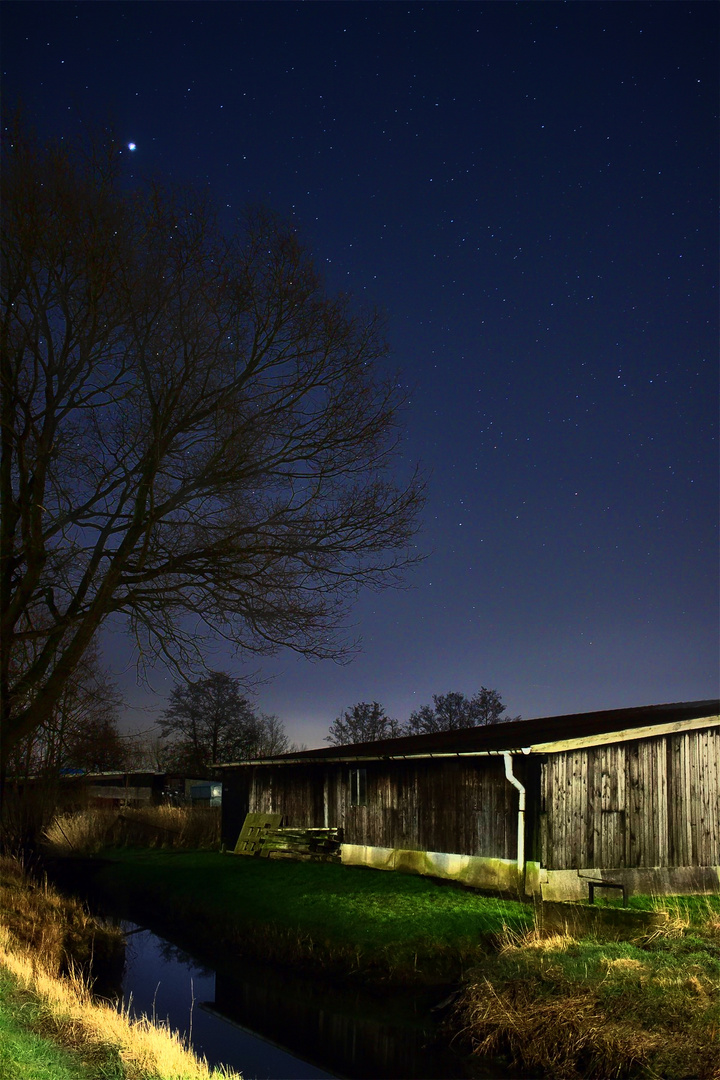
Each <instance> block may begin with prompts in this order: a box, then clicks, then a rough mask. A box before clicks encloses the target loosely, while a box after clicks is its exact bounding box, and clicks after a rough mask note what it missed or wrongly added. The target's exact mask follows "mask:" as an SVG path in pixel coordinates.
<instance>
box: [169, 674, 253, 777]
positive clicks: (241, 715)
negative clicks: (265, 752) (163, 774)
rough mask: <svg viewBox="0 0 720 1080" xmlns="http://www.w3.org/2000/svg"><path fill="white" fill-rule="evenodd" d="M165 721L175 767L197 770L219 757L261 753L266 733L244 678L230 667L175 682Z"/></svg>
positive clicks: (223, 759) (229, 758)
mask: <svg viewBox="0 0 720 1080" xmlns="http://www.w3.org/2000/svg"><path fill="white" fill-rule="evenodd" d="M159 727H160V734H161V737H162V738H163V739H168V738H169V739H170V747H169V749H170V750H171V752H172V754H173V761H174V765H175V767H176V768H177V767H179V768H181V769H182V770H183V771H187V772H191V773H193V772H194V773H195V774H196V775H197V774H199V773H204V772H206V771H207V770H208V769H209V768H210V766H211V765H213V764H214V763H215V762H229V761H241V760H242V759H243V758H248V757H255V756H257V749H258V746H259V745H260V742H261V739H262V736H263V733H264V725H263V722H262V720H261V719H260V717H258V716H257V715H256V713H255V710H254V708H253V707H252V705H251V704H250V702H249V700H248V699H247V697H245V696H244V694H243V693H242V692H241V689H240V680H239V679H237V678H233V676H232V675H228V674H227V672H225V671H213V672H212V673H211V674H210V675H207V676H206V677H204V678H201V679H195V680H193V681H190V682H187V683H183V684H180V685H178V686H175V687H173V690H172V692H171V694H170V704H169V705H168V707H167V709H165V711H164V713H163V715H162V718H161V719H160V722H159Z"/></svg>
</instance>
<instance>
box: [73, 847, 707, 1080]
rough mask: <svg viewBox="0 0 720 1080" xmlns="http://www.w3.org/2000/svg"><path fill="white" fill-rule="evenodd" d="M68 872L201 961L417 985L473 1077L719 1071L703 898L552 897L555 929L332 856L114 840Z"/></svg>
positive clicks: (500, 906) (462, 893) (702, 1074)
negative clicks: (112, 848) (148, 848)
mask: <svg viewBox="0 0 720 1080" xmlns="http://www.w3.org/2000/svg"><path fill="white" fill-rule="evenodd" d="M71 876H72V879H73V888H75V889H77V886H78V884H79V880H80V879H84V880H85V882H86V883H89V882H90V881H91V880H92V886H93V890H94V892H95V895H96V896H98V895H100V896H103V895H104V896H105V897H106V898H107V899H110V900H111V901H112V904H113V907H114V910H116V911H117V910H118V906H119V905H124V906H125V911H126V912H127V915H128V916H129V917H133V918H135V919H136V920H138V921H143V920H146V925H148V926H152V927H154V928H156V929H157V930H158V932H161V933H162V932H164V933H165V934H166V936H167V937H169V938H171V939H172V940H175V941H177V943H178V944H181V945H182V944H185V947H187V948H189V949H190V951H194V952H196V953H197V954H199V955H202V956H205V957H208V958H211V957H212V956H218V955H220V954H222V955H223V956H224V957H225V958H226V959H227V957H228V956H237V957H253V958H254V959H256V960H258V961H260V962H264V963H268V964H279V965H286V966H287V967H294V968H295V969H296V970H297V971H299V972H305V973H306V974H307V975H309V976H310V977H312V978H314V979H316V980H317V982H318V983H321V982H325V983H327V984H328V985H330V984H331V983H332V981H333V980H338V982H339V983H340V984H345V985H350V984H357V985H360V984H364V985H366V986H367V987H369V988H372V987H373V986H374V987H375V988H376V989H377V990H378V991H379V990H380V988H384V989H385V990H386V991H389V992H391V993H392V992H396V991H398V990H400V989H401V988H404V989H405V991H406V992H409V988H411V987H412V988H415V989H418V988H423V987H424V988H425V991H427V992H428V993H429V997H428V998H427V1001H428V1008H430V1006H431V1005H433V1004H436V1005H440V1004H442V1005H443V1009H444V1011H443V1012H441V1013H438V1016H439V1017H440V1027H441V1033H442V1037H443V1038H444V1039H445V1041H446V1043H447V1044H452V1046H453V1047H454V1049H455V1050H456V1052H458V1053H459V1054H460V1055H461V1056H466V1057H467V1058H468V1059H469V1060H470V1061H471V1062H475V1063H476V1064H475V1065H474V1066H473V1065H470V1066H468V1068H469V1071H470V1072H472V1069H473V1068H475V1069H476V1070H477V1074H478V1075H483V1073H484V1075H487V1071H485V1070H487V1068H488V1063H489V1062H490V1063H494V1064H495V1068H494V1070H493V1071H494V1074H495V1075H505V1076H508V1075H517V1076H520V1075H531V1076H536V1077H540V1076H544V1077H557V1078H562V1077H568V1078H573V1080H580V1078H582V1080H593V1078H597V1080H600V1078H604V1077H607V1076H610V1075H612V1076H617V1077H643V1078H645V1077H647V1078H650V1077H655V1076H663V1077H664V1078H665V1080H683V1078H687V1077H688V1076H693V1077H696V1078H702V1080H720V1066H718V1062H720V897H717V896H715V897H712V896H708V897H697V898H696V897H690V898H675V899H674V900H673V898H663V900H662V903H663V907H664V909H665V910H663V911H653V910H652V909H653V904H652V902H651V901H650V900H649V898H645V902H646V903H647V907H648V909H649V910H648V911H646V912H638V911H637V910H635V911H632V912H623V911H622V910H621V909H618V908H616V907H613V906H612V905H605V904H600V905H597V907H594V908H591V907H590V906H589V905H582V904H578V905H562V908H563V909H564V910H563V915H562V920H561V925H558V926H556V927H553V926H552V925H551V921H552V920H551V917H549V912H550V909H548V912H547V913H546V919H545V923H544V929H543V926H542V925H539V926H536V925H535V920H534V913H533V911H532V909H531V908H527V907H526V906H524V905H520V904H518V903H516V902H515V903H513V902H511V901H501V900H498V899H494V900H493V899H492V898H489V897H481V896H478V895H476V894H475V893H473V892H471V891H467V890H461V889H459V888H458V887H457V886H446V885H442V884H440V883H437V882H431V881H428V880H427V879H425V880H424V879H420V878H417V877H409V876H408V877H406V876H404V875H395V874H383V873H380V872H378V871H373V870H362V869H351V868H345V867H337V866H332V865H323V864H292V863H286V862H281V863H271V862H270V861H269V860H263V859H241V858H237V857H233V856H221V855H219V854H217V853H208V852H205V853H193V852H142V851H137V852H132V851H118V852H106V853H104V857H103V858H101V859H99V860H88V861H87V862H85V863H84V864H82V869H78V868H77V866H76V868H75V870H74V871H73V873H72V875H71ZM632 903H633V904H635V905H636V906H638V905H641V904H643V903H644V901H643V900H642V899H641V898H635V897H634V898H632ZM571 906H572V908H574V909H576V911H575V913H574V915H573V920H574V921H573V923H572V926H571V925H570V923H569V921H568V911H569V910H570V907H571ZM654 906H655V907H659V902H658V903H656V904H655V905H654ZM601 913H602V914H601ZM656 915H657V916H658V917H657V918H656V917H655V916H656ZM563 920H564V921H563ZM623 923H625V924H628V923H630V924H631V925H621V924H623ZM608 927H610V931H611V932H609V933H608V931H607V928H608ZM608 938H610V940H607V939H608ZM623 938H630V939H632V940H623ZM613 939H615V940H613ZM448 990H449V991H450V992H449V993H448ZM448 999H450V1000H448ZM493 1071H491V1073H490V1074H491V1075H493Z"/></svg>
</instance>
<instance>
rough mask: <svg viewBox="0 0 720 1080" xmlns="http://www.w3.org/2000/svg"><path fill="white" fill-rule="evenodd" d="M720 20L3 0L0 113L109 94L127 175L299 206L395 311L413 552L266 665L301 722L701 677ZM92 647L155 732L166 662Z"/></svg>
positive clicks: (48, 110) (238, 199) (347, 283)
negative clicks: (412, 488)
mask: <svg viewBox="0 0 720 1080" xmlns="http://www.w3.org/2000/svg"><path fill="white" fill-rule="evenodd" d="M718 12H719V9H718V5H717V4H714V3H682V4H676V3H658V4H655V3H640V4H635V3H610V4H606V3H579V2H575V3H569V4H555V3H530V4H528V3H520V4H514V3H463V4H456V3H445V2H443V3H429V4H425V3H409V4H408V3H377V4H376V3H324V4H316V3H307V4H295V3H233V2H227V3H213V2H205V3H180V4H178V3H174V2H167V3H161V2H156V3H148V2H139V3H69V2H61V3H49V4H48V3H31V2H26V3H16V2H8V0H6V2H5V3H4V4H3V10H2V42H3V44H2V68H3V73H4V74H3V81H4V92H5V110H6V112H7V109H8V107H9V105H10V104H13V103H14V102H16V101H17V100H18V99H20V100H22V102H23V103H24V106H25V108H26V111H27V113H28V116H29V118H30V119H31V120H32V121H33V122H34V123H35V124H36V126H37V128H38V129H39V131H40V133H41V134H43V135H45V134H49V135H54V136H62V135H68V134H71V133H72V134H75V133H77V132H78V130H79V128H80V125H81V123H82V122H83V120H85V121H88V120H102V119H105V118H112V119H113V120H114V122H115V125H116V130H117V132H118V134H119V136H120V138H121V139H122V140H123V142H124V143H125V145H126V146H127V144H129V143H131V142H132V143H134V144H135V145H136V149H135V150H134V151H131V150H128V149H126V150H125V153H126V154H127V169H128V172H130V173H132V174H133V175H134V176H136V177H138V176H144V175H154V174H161V175H162V176H164V177H165V178H167V179H170V180H171V181H173V182H180V183H185V182H191V183H193V184H195V185H198V186H201V187H204V186H207V188H208V189H209V191H210V193H211V196H212V198H213V199H214V200H215V202H216V203H217V204H218V205H219V206H220V207H221V208H222V213H223V221H224V223H225V224H226V225H227V226H228V227H230V226H231V225H232V224H233V223H234V221H235V220H236V218H237V217H238V215H241V214H242V212H243V209H244V207H245V206H246V205H247V204H248V203H253V204H257V203H263V204H266V205H268V206H270V207H271V208H273V209H275V210H277V211H279V212H280V213H281V214H283V215H286V216H291V217H292V218H293V219H294V221H295V223H296V224H297V226H298V228H299V230H300V233H301V235H302V236H303V237H304V239H305V241H306V242H307V244H308V246H309V247H310V248H311V250H312V251H313V252H314V253H315V257H316V260H317V263H318V265H319V266H320V267H321V269H322V271H323V273H324V276H325V280H326V283H327V287H328V289H329V290H331V291H337V290H340V289H342V290H349V291H350V292H351V293H352V294H353V295H354V296H355V297H356V298H357V300H358V302H359V303H366V302H369V303H371V304H373V305H379V306H380V307H382V308H383V309H384V310H385V311H386V312H387V319H388V333H389V339H390V343H391V348H392V356H391V365H392V368H393V369H397V370H398V371H399V372H400V375H399V381H400V382H401V383H402V384H403V386H406V387H407V394H408V399H409V404H408V407H407V410H406V414H405V425H406V431H407V438H406V445H405V448H404V452H403V460H402V462H401V464H400V466H399V468H400V470H401V471H402V470H403V469H409V468H410V467H411V464H412V462H414V461H416V460H419V461H420V462H421V463H422V464H423V466H424V467H425V469H426V470H427V472H428V473H429V497H428V503H427V506H426V509H425V512H424V516H423V531H422V533H421V534H420V536H419V538H418V544H419V546H420V548H421V549H422V550H423V551H425V552H427V553H428V558H427V560H426V561H425V562H424V563H423V564H422V565H421V566H420V568H419V569H417V570H415V571H414V572H413V573H412V574H411V576H410V577H409V578H408V586H409V587H408V589H407V590H405V591H402V592H397V591H394V590H389V591H385V592H382V593H380V594H372V593H365V594H363V595H362V597H361V598H360V600H359V602H358V604H357V607H356V609H355V613H354V632H355V633H356V634H357V635H358V636H359V637H361V639H362V651H361V652H360V653H359V655H358V656H357V657H356V659H355V660H354V661H353V662H352V663H351V664H349V665H347V666H344V667H341V666H338V665H335V664H333V663H330V662H325V663H322V664H317V663H315V664H313V663H309V662H307V661H304V660H301V659H298V658H296V657H295V656H293V655H291V654H280V655H279V656H278V657H276V658H275V659H273V660H270V661H267V662H263V663H262V667H261V671H262V673H263V675H265V676H273V675H274V676H275V678H274V679H273V680H272V681H270V682H268V683H267V684H264V685H261V686H260V687H259V688H258V691H257V704H258V707H259V708H260V709H262V710H263V711H266V712H275V713H277V714H278V715H279V716H280V717H281V718H282V719H283V720H284V721H285V722H286V725H287V729H288V732H289V734H290V735H291V737H292V738H293V739H296V740H298V741H301V742H304V743H307V744H308V745H309V746H313V745H318V744H319V743H320V742H321V741H322V738H323V736H324V735H325V734H326V732H327V727H328V725H329V724H330V722H331V721H332V719H333V718H334V717H335V716H337V715H338V713H339V712H340V711H341V710H342V709H344V708H346V707H348V706H350V705H352V704H353V703H354V702H356V701H360V700H366V701H370V700H373V699H375V700H377V701H380V702H381V703H382V704H383V705H384V706H385V707H386V709H387V711H388V712H389V713H390V714H391V715H394V716H396V717H398V719H400V720H404V719H406V718H407V716H408V714H409V713H410V711H411V710H412V709H414V708H417V707H419V706H420V705H422V704H424V703H426V702H429V701H430V699H431V696H432V694H433V693H442V692H445V691H447V690H451V689H452V690H462V691H464V692H465V693H467V694H468V695H471V694H473V693H474V692H475V691H476V690H478V689H479V688H480V686H481V685H485V686H488V687H493V688H495V689H497V690H498V691H499V693H500V694H501V695H502V697H503V700H504V702H505V704H506V705H507V707H508V710H509V712H510V713H511V714H517V713H521V714H522V715H523V717H532V716H544V715H554V714H558V713H564V712H574V711H583V710H591V709H602V708H615V707H623V706H632V705H647V704H655V703H660V702H671V701H682V700H693V699H696V698H704V697H711V696H715V695H717V693H718V535H717V526H718V490H719V477H718V445H717V418H718V397H719V395H718V359H717V357H718V349H717V346H718V325H717V310H718V297H717V278H718V239H717V191H718V139H717V134H718V132H717V102H718V64H717V55H718ZM104 649H105V657H106V660H107V662H108V663H110V664H111V665H112V666H113V668H114V670H115V671H116V672H117V673H118V674H119V675H120V677H121V681H122V685H123V689H124V691H125V693H126V696H127V698H128V700H129V701H130V702H131V703H132V704H133V705H134V706H136V707H138V706H146V707H147V708H148V711H142V710H140V711H137V708H136V709H135V711H133V710H129V711H128V714H127V717H126V723H127V724H130V725H132V726H138V725H139V726H143V727H147V726H148V723H149V722H150V719H151V717H152V715H153V713H152V709H153V708H155V709H157V708H158V707H161V706H162V704H163V694H165V693H167V690H168V688H169V686H170V685H171V684H172V680H171V678H170V677H169V676H168V675H167V674H166V673H165V672H163V671H157V672H156V673H155V678H154V686H155V690H156V692H157V693H159V695H160V696H157V695H155V696H153V695H152V694H151V693H149V692H148V691H145V690H142V689H139V688H137V687H136V685H135V679H134V675H133V674H132V669H131V668H129V667H128V664H129V661H130V656H131V653H130V648H129V645H128V644H127V642H126V640H125V639H124V638H123V637H122V636H121V635H120V634H118V633H106V634H105V637H104ZM211 663H212V665H213V666H215V667H222V668H225V669H227V670H230V671H232V672H233V673H235V674H246V673H247V671H248V670H249V669H247V668H242V667H241V666H239V665H238V664H237V663H234V662H233V661H232V660H231V659H230V658H229V657H228V656H227V655H226V654H224V653H222V652H219V653H218V654H217V655H216V656H214V657H212V658H211Z"/></svg>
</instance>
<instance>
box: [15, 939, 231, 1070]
mask: <svg viewBox="0 0 720 1080" xmlns="http://www.w3.org/2000/svg"><path fill="white" fill-rule="evenodd" d="M0 964H2V965H3V967H5V968H6V969H7V970H8V971H9V972H10V973H11V975H12V976H13V978H14V979H15V980H16V982H17V984H18V985H19V987H20V988H21V989H22V990H24V991H26V992H30V993H31V994H32V995H33V997H34V998H35V999H36V1001H37V1002H38V1003H39V1004H40V1017H39V1021H38V1023H37V1024H36V1025H34V1027H35V1029H36V1030H37V1031H38V1033H39V1034H41V1035H44V1036H45V1037H48V1038H51V1039H52V1040H53V1041H55V1042H57V1043H59V1044H60V1045H62V1046H64V1047H66V1048H68V1049H71V1050H75V1051H79V1052H80V1055H81V1058H82V1059H83V1060H85V1061H87V1060H88V1058H91V1059H92V1058H96V1059H99V1060H102V1059H103V1058H106V1057H109V1056H111V1057H116V1058H117V1059H119V1061H120V1063H121V1065H122V1071H123V1074H124V1076H125V1078H126V1080H211V1078H212V1077H215V1078H218V1077H220V1076H224V1077H227V1078H231V1077H238V1075H239V1074H237V1073H233V1072H231V1071H228V1070H213V1069H210V1068H209V1067H208V1065H207V1063H206V1062H205V1061H204V1060H200V1059H198V1058H196V1057H195V1055H194V1054H193V1053H192V1052H191V1051H189V1050H188V1049H187V1047H186V1046H185V1045H184V1044H183V1042H182V1040H181V1039H180V1037H179V1036H178V1035H177V1034H176V1033H174V1032H171V1031H170V1030H169V1028H167V1027H164V1026H156V1025H154V1024H152V1023H151V1022H150V1021H149V1020H148V1019H147V1018H146V1017H142V1018H141V1019H137V1020H135V1019H132V1018H131V1017H130V1016H129V1015H128V1013H127V1011H119V1010H118V1009H115V1008H114V1007H113V1006H112V1005H109V1004H107V1003H104V1002H97V1001H93V999H92V997H91V995H90V992H89V991H88V989H87V986H86V985H85V983H84V982H83V980H82V979H81V978H80V977H79V976H77V975H74V974H71V975H70V976H67V977H65V978H63V979H60V978H58V977H56V976H55V975H53V974H52V973H51V972H50V971H48V970H47V968H46V967H45V966H44V965H42V964H40V963H39V962H38V960H37V958H36V957H33V956H30V955H28V954H25V955H23V954H22V953H19V952H17V951H16V950H15V949H14V948H13V947H12V943H11V940H10V936H9V934H8V933H7V931H6V930H5V929H4V928H2V927H0Z"/></svg>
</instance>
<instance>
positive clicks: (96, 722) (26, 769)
mask: <svg viewBox="0 0 720 1080" xmlns="http://www.w3.org/2000/svg"><path fill="white" fill-rule="evenodd" d="M121 704H122V697H121V695H120V693H119V691H118V688H117V686H116V685H115V683H114V681H113V680H112V678H111V676H110V674H109V672H108V671H107V670H106V669H105V668H103V666H102V664H101V662H100V655H99V652H98V649H97V646H96V644H95V643H94V642H93V643H91V645H90V646H89V648H88V649H87V651H86V652H85V654H84V655H83V657H82V660H81V661H80V663H79V664H78V666H77V668H76V669H75V671H74V672H73V675H72V677H71V678H70V679H69V680H68V681H67V683H66V684H65V687H64V689H63V693H62V694H61V696H60V699H59V701H58V702H57V705H56V707H55V709H54V710H53V712H52V714H51V715H50V716H49V717H48V718H47V720H45V722H44V723H42V724H41V725H39V727H37V728H35V729H34V730H33V731H32V732H31V733H30V734H29V735H27V736H26V737H25V738H24V739H22V740H21V741H20V742H18V743H16V745H15V746H14V747H13V749H12V752H11V754H10V757H9V768H10V772H11V773H12V774H13V776H16V777H19V776H31V775H34V776H45V777H48V778H50V777H53V776H59V775H60V774H61V773H62V772H63V771H66V770H67V769H85V770H92V771H103V770H107V769H121V768H124V767H125V766H126V765H127V763H128V762H129V760H130V757H131V754H130V747H129V744H128V740H127V739H125V738H123V736H121V735H120V733H119V731H118V726H117V724H118V715H119V710H120V706H121Z"/></svg>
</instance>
